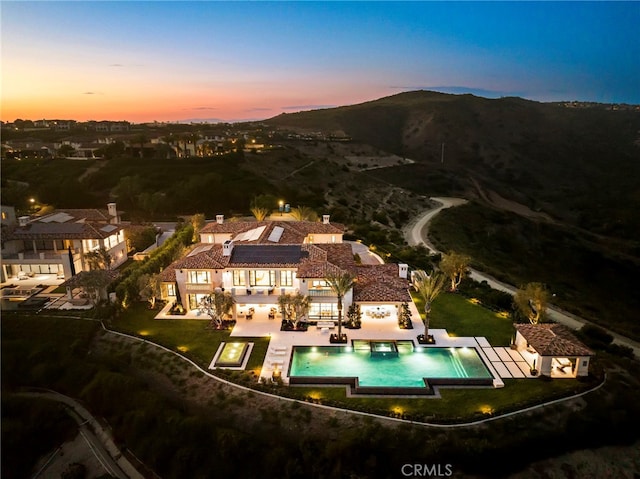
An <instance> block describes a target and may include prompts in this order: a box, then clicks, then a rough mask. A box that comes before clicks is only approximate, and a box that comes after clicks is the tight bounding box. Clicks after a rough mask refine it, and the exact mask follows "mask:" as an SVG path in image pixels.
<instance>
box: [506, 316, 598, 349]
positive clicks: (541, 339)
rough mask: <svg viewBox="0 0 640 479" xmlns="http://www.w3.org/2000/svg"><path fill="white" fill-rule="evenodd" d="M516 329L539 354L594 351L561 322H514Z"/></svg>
mask: <svg viewBox="0 0 640 479" xmlns="http://www.w3.org/2000/svg"><path fill="white" fill-rule="evenodd" d="M514 326H515V328H516V330H517V331H518V332H519V333H520V334H521V335H522V337H524V338H525V339H526V340H527V342H528V343H529V345H530V346H531V347H533V348H534V349H535V350H536V351H537V352H538V354H540V355H541V356H593V355H594V353H593V351H591V350H590V349H589V348H588V347H587V346H585V345H584V344H583V343H582V342H581V341H580V340H579V339H578V338H576V336H575V335H574V334H573V333H572V332H571V331H570V330H569V328H567V327H566V326H563V325H561V324H555V323H542V324H515V325H514Z"/></svg>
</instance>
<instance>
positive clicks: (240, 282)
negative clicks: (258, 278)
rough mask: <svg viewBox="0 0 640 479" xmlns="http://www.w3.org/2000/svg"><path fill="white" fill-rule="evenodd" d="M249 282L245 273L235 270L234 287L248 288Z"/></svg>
mask: <svg viewBox="0 0 640 479" xmlns="http://www.w3.org/2000/svg"><path fill="white" fill-rule="evenodd" d="M246 284H247V280H246V279H245V274H244V271H239V270H234V272H233V285H234V286H246Z"/></svg>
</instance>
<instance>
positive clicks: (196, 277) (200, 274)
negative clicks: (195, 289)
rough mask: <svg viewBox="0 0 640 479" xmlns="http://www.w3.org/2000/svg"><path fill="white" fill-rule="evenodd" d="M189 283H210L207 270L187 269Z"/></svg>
mask: <svg viewBox="0 0 640 479" xmlns="http://www.w3.org/2000/svg"><path fill="white" fill-rule="evenodd" d="M189 283H191V284H210V283H211V278H210V276H209V271H189Z"/></svg>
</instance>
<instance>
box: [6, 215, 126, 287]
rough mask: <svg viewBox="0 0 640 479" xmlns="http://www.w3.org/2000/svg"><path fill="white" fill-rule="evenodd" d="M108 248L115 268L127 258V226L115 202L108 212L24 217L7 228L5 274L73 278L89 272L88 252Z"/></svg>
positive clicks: (7, 276)
mask: <svg viewBox="0 0 640 479" xmlns="http://www.w3.org/2000/svg"><path fill="white" fill-rule="evenodd" d="M101 247H104V248H105V249H106V250H107V251H108V252H109V254H110V255H111V258H112V263H111V266H112V267H116V266H119V265H120V264H122V263H123V262H125V261H126V259H127V246H126V242H125V237H124V227H123V225H122V224H121V222H120V213H119V212H118V210H117V208H116V204H115V203H109V204H108V205H107V209H106V210H100V209H59V210H55V211H54V212H52V213H50V214H48V215H45V216H41V217H29V216H21V217H19V218H18V221H17V224H13V225H10V226H7V227H4V228H3V234H2V251H1V257H2V273H3V277H4V278H11V277H18V276H19V274H20V273H21V272H22V274H25V273H27V274H29V275H32V274H36V275H38V274H55V275H57V276H58V277H65V278H67V279H68V278H70V277H72V276H74V275H75V274H76V273H79V272H80V271H86V270H88V269H89V265H88V263H87V261H86V259H85V255H86V253H88V252H90V251H94V250H97V249H99V248H101Z"/></svg>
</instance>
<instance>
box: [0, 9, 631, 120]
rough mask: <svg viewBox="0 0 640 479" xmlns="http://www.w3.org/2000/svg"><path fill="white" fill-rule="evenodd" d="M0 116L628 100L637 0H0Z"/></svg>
mask: <svg viewBox="0 0 640 479" xmlns="http://www.w3.org/2000/svg"><path fill="white" fill-rule="evenodd" d="M1 22H2V25H1V26H2V36H1V39H2V105H3V107H2V120H4V121H11V120H13V119H15V118H18V117H20V118H31V119H36V118H52V117H58V118H75V119H81V120H86V119H126V120H130V121H151V120H158V121H166V120H184V119H197V118H201V119H213V120H228V121H233V120H243V119H255V118H268V117H271V116H274V115H277V114H279V113H281V112H283V111H295V110H305V109H313V108H321V107H329V106H338V105H346V104H354V103H359V102H362V101H368V100H373V99H376V98H380V97H383V96H388V95H391V94H394V93H398V92H400V91H406V90H414V89H434V90H439V91H445V92H452V93H464V92H470V93H474V94H478V95H479V96H485V97H492V98H495V97H500V96H521V97H524V98H528V99H532V100H538V101H557V100H584V101H598V102H626V103H639V104H640V61H638V59H639V58H640V35H638V33H637V29H638V25H640V3H637V2H486V3H485V2H339V1H335V2H214V1H203V2H186V1H185V2H155V1H147V2H111V1H106V2H12V1H9V2H6V1H5V2H3V3H2V11H1Z"/></svg>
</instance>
